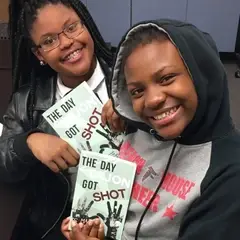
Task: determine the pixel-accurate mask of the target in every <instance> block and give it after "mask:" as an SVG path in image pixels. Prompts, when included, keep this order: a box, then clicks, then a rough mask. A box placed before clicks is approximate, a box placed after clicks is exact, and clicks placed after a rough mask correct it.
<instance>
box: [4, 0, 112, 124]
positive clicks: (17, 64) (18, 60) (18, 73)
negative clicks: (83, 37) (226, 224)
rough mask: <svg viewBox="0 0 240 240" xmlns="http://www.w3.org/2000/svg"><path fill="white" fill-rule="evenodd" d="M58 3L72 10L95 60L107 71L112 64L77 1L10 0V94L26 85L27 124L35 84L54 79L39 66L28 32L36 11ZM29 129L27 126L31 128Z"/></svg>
mask: <svg viewBox="0 0 240 240" xmlns="http://www.w3.org/2000/svg"><path fill="white" fill-rule="evenodd" d="M59 3H61V4H63V5H65V6H67V7H71V8H73V9H74V10H75V11H76V13H77V15H78V16H79V17H80V18H81V20H82V21H83V23H84V25H85V26H86V28H87V29H88V31H89V33H90V34H91V37H92V39H93V41H94V45H95V54H96V56H97V57H98V58H102V59H103V60H104V61H105V62H106V63H107V64H108V65H109V67H111V66H112V63H113V53H112V52H111V50H110V48H109V47H108V45H107V44H106V43H105V41H104V39H103V37H102V36H101V34H100V32H99V30H98V28H97V26H96V24H95V22H94V20H93V18H92V17H91V15H90V13H89V12H88V10H87V8H86V6H85V5H84V4H83V3H82V2H81V1H80V0H10V4H9V35H10V38H11V42H12V66H13V70H12V75H13V93H14V92H15V91H17V90H18V88H19V87H21V86H22V85H25V84H29V83H30V101H29V103H30V104H29V107H28V110H29V111H28V114H29V117H30V121H32V118H33V105H34V99H35V89H36V80H37V79H39V78H40V79H42V80H44V79H49V77H54V76H56V75H57V73H56V72H55V71H54V70H53V69H51V68H50V67H49V66H48V65H45V66H40V64H39V62H38V60H37V58H36V57H35V56H34V54H33V53H32V50H31V48H32V46H33V42H32V40H31V37H30V32H31V28H32V25H33V23H34V21H35V20H36V18H37V12H38V10H39V9H41V8H43V7H44V6H45V5H48V4H59ZM32 125H33V124H32V123H31V127H33V126H32Z"/></svg>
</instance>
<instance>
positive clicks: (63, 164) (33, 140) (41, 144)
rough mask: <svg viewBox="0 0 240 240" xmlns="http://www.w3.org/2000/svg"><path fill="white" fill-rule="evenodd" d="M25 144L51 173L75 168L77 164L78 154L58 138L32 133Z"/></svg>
mask: <svg viewBox="0 0 240 240" xmlns="http://www.w3.org/2000/svg"><path fill="white" fill-rule="evenodd" d="M27 144H28V147H29V148H30V150H31V151H32V153H33V155H34V156H35V157H36V158H37V159H38V160H39V161H41V162H42V163H43V164H44V165H46V166H47V167H48V168H50V169H51V170H52V171H53V172H59V171H61V170H65V169H67V168H69V167H73V166H76V165H77V164H78V162H79V158H80V156H79V154H78V153H77V152H76V151H75V150H74V149H73V148H72V147H71V146H70V145H69V144H68V143H67V142H66V141H64V140H62V139H61V138H59V137H56V136H53V135H50V134H45V133H32V134H31V135H29V137H28V138H27Z"/></svg>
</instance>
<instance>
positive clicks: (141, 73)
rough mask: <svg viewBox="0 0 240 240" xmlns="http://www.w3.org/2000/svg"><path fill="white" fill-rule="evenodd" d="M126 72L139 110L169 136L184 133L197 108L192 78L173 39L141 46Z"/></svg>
mask: <svg viewBox="0 0 240 240" xmlns="http://www.w3.org/2000/svg"><path fill="white" fill-rule="evenodd" d="M124 74H125V78H126V83H127V88H128V92H129V94H130V96H131V101H132V105H133V109H134V111H135V113H136V114H137V115H138V116H139V117H140V118H141V119H142V120H143V121H144V122H145V123H147V124H148V125H150V126H151V127H152V128H154V129H155V130H156V131H157V132H158V134H159V135H160V136H161V137H163V138H165V139H174V138H176V137H178V136H180V135H181V133H182V132H183V130H184V129H185V128H186V126H187V125H188V124H189V123H190V122H191V120H192V119H193V117H194V114H195V112H196V109H197V94H196V90H195V88H194V85H193V82H192V79H191V78H190V75H189V73H188V71H187V69H186V67H185V65H184V63H183V61H182V59H181V57H180V55H179V53H178V51H177V49H176V47H175V46H174V45H173V44H172V43H171V41H170V40H164V41H157V40H154V41H152V42H151V43H147V44H144V45H138V47H137V48H135V49H134V50H133V52H132V53H131V54H130V55H129V57H128V58H127V60H126V64H125V68H124Z"/></svg>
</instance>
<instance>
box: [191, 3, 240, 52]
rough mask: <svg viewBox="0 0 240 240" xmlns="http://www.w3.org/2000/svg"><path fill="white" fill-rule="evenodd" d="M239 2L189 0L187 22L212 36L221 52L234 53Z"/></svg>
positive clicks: (239, 11) (239, 12) (239, 10)
mask: <svg viewBox="0 0 240 240" xmlns="http://www.w3.org/2000/svg"><path fill="white" fill-rule="evenodd" d="M239 15H240V1H239V0H228V1H226V0H211V1H209V0H201V1H199V0H189V1H188V8H187V18H186V20H187V21H188V22H190V23H193V24H194V25H196V26H197V27H199V28H200V29H201V30H203V31H206V32H208V33H210V34H211V36H212V37H213V39H214V40H215V41H216V44H217V47H218V49H219V51H220V52H234V50H235V43H236V37H237V29H238V19H239Z"/></svg>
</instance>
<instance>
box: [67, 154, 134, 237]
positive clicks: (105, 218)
mask: <svg viewBox="0 0 240 240" xmlns="http://www.w3.org/2000/svg"><path fill="white" fill-rule="evenodd" d="M135 172H136V164H135V163H132V162H128V161H126V160H123V159H120V158H116V157H113V156H109V155H105V154H99V153H96V152H89V151H82V152H81V158H80V163H79V167H78V173H77V181H76V186H75V192H74V197H73V205H72V211H71V219H74V220H75V221H77V222H78V223H79V222H83V223H86V222H87V221H88V220H89V219H95V218H97V217H99V218H100V219H101V221H102V222H103V223H104V225H105V226H104V229H105V236H108V237H111V238H113V239H117V240H119V239H121V235H122V232H123V227H124V222H125V219H126V215H127V210H128V206H129V201H130V198H131V192H132V186H133V181H134V178H135Z"/></svg>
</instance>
